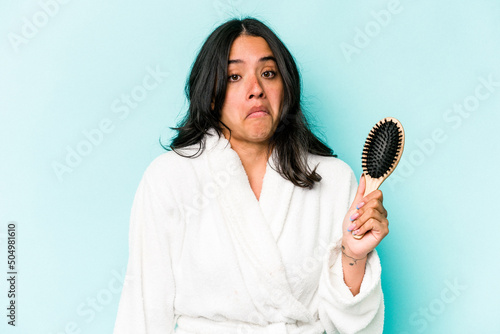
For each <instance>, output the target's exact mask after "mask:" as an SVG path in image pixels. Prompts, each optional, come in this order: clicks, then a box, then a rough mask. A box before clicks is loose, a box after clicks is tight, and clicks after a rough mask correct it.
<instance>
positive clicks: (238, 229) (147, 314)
mask: <svg viewBox="0 0 500 334" xmlns="http://www.w3.org/2000/svg"><path fill="white" fill-rule="evenodd" d="M300 93H301V92H300V77H299V73H298V70H297V67H296V64H295V62H294V60H293V57H292V56H291V54H290V53H289V51H288V50H287V48H286V47H285V46H284V45H283V43H282V42H281V41H280V40H279V38H278V37H277V36H276V35H275V34H274V33H273V32H272V31H271V30H270V29H269V28H268V27H267V26H265V25H264V24H263V23H261V22H259V21H257V20H255V19H250V18H247V19H244V20H231V21H228V22H226V23H224V24H222V25H221V26H219V27H218V28H217V29H215V31H213V32H212V34H211V35H210V36H209V37H208V39H207V40H206V42H205V43H204V45H203V46H202V48H201V50H200V52H199V54H198V56H197V58H196V60H195V62H194V64H193V67H192V71H191V75H190V77H189V80H188V82H187V84H186V94H187V97H188V100H189V111H188V113H187V115H186V118H185V119H184V120H183V121H182V122H181V124H180V126H179V127H178V128H175V129H176V130H177V131H178V134H177V136H176V137H175V138H174V139H173V141H172V143H171V144H170V148H171V149H172V150H171V151H169V152H166V153H164V154H162V155H161V156H159V157H158V158H156V159H155V160H154V161H153V162H152V163H151V164H150V166H149V167H148V168H147V170H146V171H145V173H144V176H143V178H142V180H141V182H140V185H139V188H138V190H137V193H136V196H135V199H134V204H133V208H132V213H131V221H130V244H129V248H130V249H129V256H130V258H129V263H128V269H127V276H126V280H125V283H124V286H123V292H122V297H121V300H120V305H119V310H118V316H117V320H116V324H115V331H114V333H115V334H125V333H131V334H132V333H133V334H146V333H148V334H153V333H155V334H156V333H163V334H164V333H174V332H175V333H179V334H188V333H189V334H191V333H217V334H223V333H228V334H229V333H256V334H260V333H311V334H313V333H318V334H321V333H325V332H326V333H370V334H373V333H382V329H383V320H384V303H383V295H382V289H381V284H380V272H381V268H380V262H379V259H378V256H377V253H376V251H375V247H376V246H377V245H378V244H379V243H380V241H381V240H382V239H383V238H384V237H385V236H386V235H387V234H388V221H387V212H386V210H385V209H384V206H383V204H382V193H381V192H380V191H378V190H377V191H375V192H372V193H370V194H369V195H367V196H366V197H363V193H364V187H365V182H364V179H363V178H361V180H360V183H359V187H357V181H356V178H355V176H354V174H353V172H352V170H351V169H350V168H349V167H348V166H347V165H346V164H345V163H344V162H342V161H341V160H339V159H337V158H336V157H335V156H334V155H333V154H332V150H331V149H330V148H329V147H328V146H326V145H325V144H324V143H323V142H321V141H320V140H319V139H318V138H317V137H316V136H315V135H314V134H313V133H312V132H311V130H310V128H309V126H308V123H307V121H306V119H305V117H304V115H303V113H302V110H301V105H300ZM353 234H360V235H361V234H365V235H364V237H363V238H361V239H359V240H358V239H355V238H354V237H353Z"/></svg>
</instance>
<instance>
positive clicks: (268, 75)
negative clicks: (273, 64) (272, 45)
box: [262, 71, 276, 78]
mask: <svg viewBox="0 0 500 334" xmlns="http://www.w3.org/2000/svg"><path fill="white" fill-rule="evenodd" d="M275 75H276V72H274V71H265V72H264V73H262V76H263V77H264V78H273V77H274V76H275Z"/></svg>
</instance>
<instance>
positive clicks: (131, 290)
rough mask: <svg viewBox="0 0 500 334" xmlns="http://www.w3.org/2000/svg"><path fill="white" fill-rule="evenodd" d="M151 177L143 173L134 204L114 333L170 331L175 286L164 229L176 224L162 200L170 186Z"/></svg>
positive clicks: (165, 200) (168, 202) (166, 200)
mask: <svg viewBox="0 0 500 334" xmlns="http://www.w3.org/2000/svg"><path fill="white" fill-rule="evenodd" d="M150 169H151V168H150ZM150 173H151V170H149V171H148V170H146V173H144V176H143V178H142V180H141V182H140V184H139V187H138V189H137V192H136V195H135V198H134V202H133V205H132V210H131V216H130V231H129V260H128V266H127V273H126V276H125V281H124V285H123V290H122V294H121V299H120V303H119V307H118V314H117V318H116V322H115V328H114V332H113V333H114V334H159V333H162V334H167V333H172V332H173V329H174V309H173V303H174V294H175V293H174V292H175V283H174V279H173V274H172V267H171V258H170V252H169V244H168V236H167V229H166V226H167V224H168V225H170V224H172V223H173V222H172V220H173V219H175V215H173V212H174V210H173V208H172V204H171V203H173V202H175V200H174V198H172V197H170V198H168V196H166V194H168V193H169V192H170V191H171V190H170V189H169V187H166V186H165V184H164V183H163V181H160V182H159V181H158V179H157V178H156V177H154V175H150ZM150 178H151V179H150Z"/></svg>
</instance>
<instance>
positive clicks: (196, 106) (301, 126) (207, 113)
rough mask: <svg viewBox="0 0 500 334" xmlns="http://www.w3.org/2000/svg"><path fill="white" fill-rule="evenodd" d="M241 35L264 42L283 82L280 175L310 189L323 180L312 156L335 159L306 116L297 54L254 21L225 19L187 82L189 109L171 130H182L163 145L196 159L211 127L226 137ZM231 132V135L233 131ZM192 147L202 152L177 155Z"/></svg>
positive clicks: (273, 144) (276, 139)
mask: <svg viewBox="0 0 500 334" xmlns="http://www.w3.org/2000/svg"><path fill="white" fill-rule="evenodd" d="M240 35H249V36H257V37H262V38H264V39H265V40H266V42H267V44H268V45H269V48H270V49H271V51H272V52H273V54H274V57H275V58H276V62H277V66H278V70H279V72H280V74H281V77H282V79H283V89H284V100H283V104H282V105H283V110H282V113H281V118H280V121H279V123H278V126H277V128H276V131H275V132H274V134H273V136H272V137H271V138H270V142H269V150H270V151H271V150H272V149H274V150H276V153H277V154H276V157H277V160H278V161H274V162H275V165H276V166H277V168H278V170H277V172H278V173H280V174H281V175H282V176H283V177H284V178H285V179H288V180H290V181H291V182H292V183H293V184H295V185H296V186H299V187H303V188H309V189H310V188H312V187H313V185H314V182H319V181H320V180H321V176H320V175H319V174H318V173H317V172H316V167H317V166H316V167H314V169H313V170H311V169H310V167H309V165H308V163H307V155H308V153H312V154H316V155H322V156H334V157H336V155H335V154H333V150H332V149H331V148H329V147H328V146H327V145H326V144H325V143H323V142H322V141H321V140H320V139H318V138H317V137H316V136H315V135H314V134H313V133H312V131H311V129H310V126H309V123H308V122H307V120H306V117H305V116H304V114H303V112H302V108H301V103H300V93H301V92H300V74H299V71H298V69H297V65H296V64H295V60H294V59H293V56H292V55H291V54H290V52H289V51H288V49H287V48H286V47H285V45H284V44H283V42H281V40H280V39H279V38H278V37H277V36H276V34H275V33H274V32H273V31H272V30H271V29H269V28H268V27H267V26H266V25H265V24H263V23H262V22H260V21H258V20H256V19H254V18H245V19H242V20H239V19H233V20H230V21H227V22H226V23H224V24H222V25H220V26H219V27H218V28H216V29H215V30H214V31H213V32H212V33H211V34H210V36H208V38H207V40H206V41H205V43H204V44H203V46H202V47H201V50H200V52H199V54H198V56H197V57H196V60H195V61H194V63H193V66H192V69H191V74H190V75H189V78H188V80H187V82H186V87H185V93H186V97H187V99H188V101H189V110H188V112H187V114H186V116H185V118H184V119H183V120H182V121H181V122H179V124H178V127H175V128H170V129H172V130H175V131H178V133H177V136H176V137H174V138H173V139H172V142H171V144H170V145H169V146H167V147H166V146H164V145H163V144H161V140H160V145H162V147H163V148H164V149H166V150H167V151H170V150H173V151H175V152H176V153H177V154H179V155H181V156H183V157H188V158H195V157H197V156H198V153H199V154H201V153H202V152H203V150H204V149H205V143H204V141H203V138H204V136H205V135H206V134H207V131H208V130H209V129H211V128H213V129H215V130H216V132H217V133H218V134H219V135H222V128H221V122H220V113H221V109H222V106H223V104H224V99H225V95H226V85H227V77H228V75H227V67H228V61H229V52H230V49H231V45H232V44H233V41H234V40H235V39H236V38H237V37H239V36H240ZM212 103H213V105H212ZM224 126H225V125H224ZM225 127H226V128H227V126H225ZM228 130H229V132H231V129H229V128H228ZM194 144H199V146H200V148H199V150H198V152H196V153H195V154H193V155H190V156H186V155H183V154H182V153H180V152H178V151H177V149H182V148H184V147H187V146H191V145H194ZM269 153H270V152H269Z"/></svg>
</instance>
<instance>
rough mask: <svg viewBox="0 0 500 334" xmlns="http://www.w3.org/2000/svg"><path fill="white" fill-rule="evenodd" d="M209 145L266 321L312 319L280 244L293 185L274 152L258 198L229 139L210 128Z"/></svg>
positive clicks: (226, 211) (242, 262)
mask: <svg viewBox="0 0 500 334" xmlns="http://www.w3.org/2000/svg"><path fill="white" fill-rule="evenodd" d="M205 148H206V151H205V153H206V159H207V163H208V168H209V170H210V173H211V175H212V177H214V178H216V179H222V180H223V179H224V177H226V178H228V180H229V181H228V182H224V183H223V184H222V186H221V188H222V190H221V191H220V193H219V196H218V197H217V201H218V203H219V206H220V209H221V211H222V213H223V216H224V223H225V225H226V227H227V229H228V231H229V233H230V235H231V238H232V243H233V246H234V249H235V252H236V254H237V258H238V261H239V267H240V270H241V273H242V277H243V279H244V280H245V284H246V286H247V288H248V292H249V294H250V295H251V297H252V300H253V302H254V305H255V307H256V308H257V310H259V313H261V314H262V316H263V317H264V319H263V320H265V321H264V322H266V321H270V322H275V321H279V322H282V321H285V322H289V323H294V322H296V321H297V320H298V321H304V322H309V321H312V320H313V317H312V315H311V313H310V312H309V311H308V310H307V308H306V307H305V306H304V305H303V304H302V303H300V302H299V301H298V300H297V299H296V298H295V297H294V296H293V294H292V292H291V289H290V285H289V283H288V280H287V277H286V272H285V267H284V264H283V261H282V258H281V253H280V250H279V249H278V245H277V242H278V240H279V237H280V234H281V231H282V229H283V225H284V222H285V220H286V215H287V212H288V208H289V205H290V200H291V197H292V194H293V191H294V185H293V184H292V183H291V182H290V181H288V180H286V179H284V178H283V177H282V176H281V175H280V174H279V173H278V172H276V171H275V169H276V166H275V164H274V160H273V157H274V152H273V154H272V157H271V158H270V159H269V161H268V163H267V165H266V173H265V176H264V180H263V185H262V191H261V195H260V200H257V198H256V197H255V194H254V193H253V191H252V189H251V187H250V183H249V181H248V176H247V174H246V172H245V169H244V167H243V164H242V163H241V160H240V158H239V156H238V154H237V153H236V151H234V150H233V149H232V148H231V144H230V143H229V141H228V140H227V139H226V138H225V137H224V136H219V135H218V134H217V132H216V131H215V130H214V129H210V130H209V131H208V135H207V136H206V147H205Z"/></svg>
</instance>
